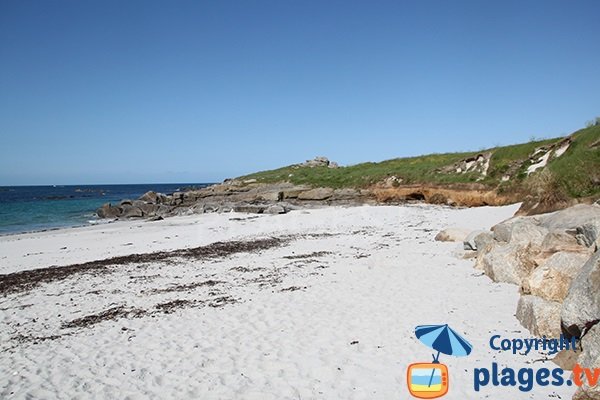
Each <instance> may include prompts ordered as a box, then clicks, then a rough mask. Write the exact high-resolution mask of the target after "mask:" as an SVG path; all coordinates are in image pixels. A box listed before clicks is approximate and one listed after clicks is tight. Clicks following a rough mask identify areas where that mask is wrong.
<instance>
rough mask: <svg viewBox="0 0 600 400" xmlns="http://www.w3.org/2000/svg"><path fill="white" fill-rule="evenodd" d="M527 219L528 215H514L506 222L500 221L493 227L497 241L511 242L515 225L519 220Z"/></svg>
mask: <svg viewBox="0 0 600 400" xmlns="http://www.w3.org/2000/svg"><path fill="white" fill-rule="evenodd" d="M522 221H527V218H526V217H513V218H511V219H508V220H506V221H504V222H500V223H499V224H496V225H494V226H493V227H492V234H493V236H494V240H496V241H497V242H505V243H508V242H510V238H511V232H512V228H513V225H514V224H516V223H517V222H522Z"/></svg>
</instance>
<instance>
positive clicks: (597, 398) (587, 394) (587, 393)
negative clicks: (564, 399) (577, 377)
mask: <svg viewBox="0 0 600 400" xmlns="http://www.w3.org/2000/svg"><path fill="white" fill-rule="evenodd" d="M587 368H591V370H592V371H594V370H598V369H600V357H598V358H596V360H594V362H592V363H590V364H589V366H587ZM592 373H593V372H592ZM582 380H583V382H584V385H583V386H580V387H579V388H577V391H576V392H575V394H574V395H573V397H572V400H600V384H597V385H596V386H592V387H590V385H589V383H588V382H587V379H582Z"/></svg>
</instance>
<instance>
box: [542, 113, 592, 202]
mask: <svg viewBox="0 0 600 400" xmlns="http://www.w3.org/2000/svg"><path fill="white" fill-rule="evenodd" d="M599 140H600V125H596V126H592V127H589V128H586V129H582V130H580V131H577V132H575V133H574V134H573V143H572V144H571V146H570V147H569V149H568V150H567V151H566V152H565V154H563V155H562V156H561V157H559V158H557V159H555V160H553V161H552V162H550V163H549V164H548V169H549V170H550V171H551V172H552V175H553V176H554V178H555V179H556V181H557V183H558V185H559V186H560V187H561V188H563V190H565V192H566V193H567V194H568V195H569V197H596V196H598V195H600V144H599V143H598V141H599ZM593 144H596V146H592V145H593Z"/></svg>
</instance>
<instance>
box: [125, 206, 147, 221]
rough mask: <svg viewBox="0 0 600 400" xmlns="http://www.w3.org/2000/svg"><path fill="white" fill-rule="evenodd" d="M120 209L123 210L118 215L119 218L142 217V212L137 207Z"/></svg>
mask: <svg viewBox="0 0 600 400" xmlns="http://www.w3.org/2000/svg"><path fill="white" fill-rule="evenodd" d="M121 208H122V209H123V212H122V213H121V215H120V217H121V218H141V217H143V216H144V212H143V211H142V210H141V209H140V208H139V207H135V206H133V205H123V206H121Z"/></svg>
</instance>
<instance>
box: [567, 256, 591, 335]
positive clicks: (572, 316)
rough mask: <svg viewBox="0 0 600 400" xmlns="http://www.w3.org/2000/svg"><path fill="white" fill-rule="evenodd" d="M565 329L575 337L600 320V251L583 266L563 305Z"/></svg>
mask: <svg viewBox="0 0 600 400" xmlns="http://www.w3.org/2000/svg"><path fill="white" fill-rule="evenodd" d="M561 318H562V326H563V329H564V330H565V331H566V332H567V333H569V334H571V335H574V336H581V334H582V333H583V332H584V331H585V330H586V329H589V327H590V325H591V324H594V323H595V322H596V321H598V320H600V250H598V251H596V252H595V253H594V254H593V255H592V256H591V257H590V259H589V260H588V261H587V262H586V263H585V264H584V265H583V267H582V268H581V270H580V271H579V273H578V274H577V276H576V277H575V279H574V280H573V283H571V287H570V288H569V293H568V294H567V297H566V298H565V301H564V303H563V308H562V312H561Z"/></svg>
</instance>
